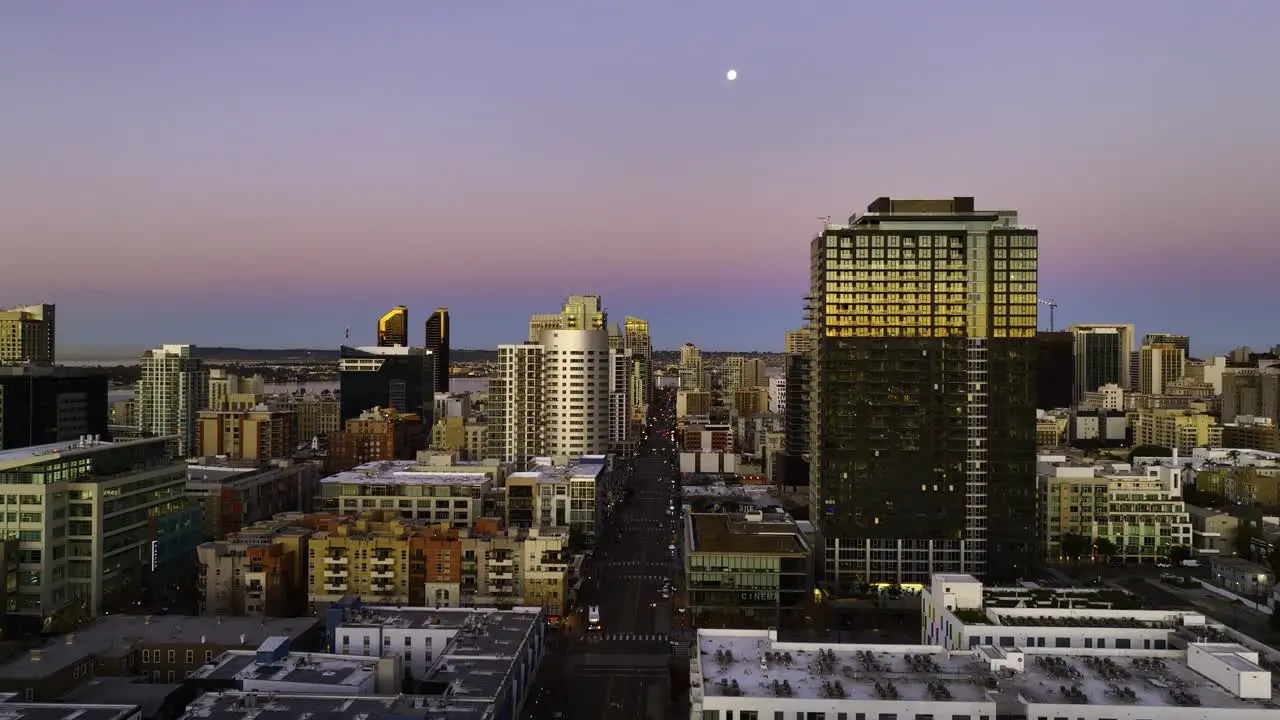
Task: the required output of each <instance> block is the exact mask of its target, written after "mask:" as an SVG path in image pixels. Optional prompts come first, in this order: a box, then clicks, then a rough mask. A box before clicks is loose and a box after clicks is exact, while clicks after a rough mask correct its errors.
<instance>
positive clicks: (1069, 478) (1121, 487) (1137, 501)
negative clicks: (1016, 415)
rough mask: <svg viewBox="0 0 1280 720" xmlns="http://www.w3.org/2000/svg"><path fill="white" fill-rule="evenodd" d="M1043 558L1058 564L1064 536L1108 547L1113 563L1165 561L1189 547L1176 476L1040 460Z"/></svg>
mask: <svg viewBox="0 0 1280 720" xmlns="http://www.w3.org/2000/svg"><path fill="white" fill-rule="evenodd" d="M1037 484H1038V486H1039V488H1040V493H1041V503H1040V506H1041V507H1042V508H1043V513H1044V516H1043V523H1042V525H1041V531H1042V532H1043V533H1044V540H1043V542H1044V546H1045V552H1046V556H1047V557H1048V558H1049V559H1050V560H1060V559H1063V558H1064V551H1063V550H1064V542H1066V539H1067V536H1071V535H1074V536H1079V537H1083V538H1088V539H1089V540H1090V541H1093V540H1096V539H1098V538H1105V539H1107V540H1110V541H1111V542H1113V543H1114V544H1115V546H1116V549H1117V551H1118V552H1117V558H1118V559H1123V560H1126V561H1130V562H1155V561H1156V560H1159V559H1167V558H1168V557H1169V556H1170V553H1171V551H1172V550H1173V548H1175V547H1191V544H1192V532H1191V517H1190V514H1189V512H1188V510H1187V506H1186V504H1185V503H1184V502H1183V499H1182V471H1181V470H1180V469H1177V468H1171V467H1167V466H1163V465H1152V466H1147V467H1145V468H1139V469H1134V468H1132V467H1131V466H1129V465H1127V464H1124V463H1114V464H1093V463H1080V462H1075V461H1071V460H1068V459H1067V458H1066V456H1062V455H1058V456H1043V457H1041V459H1040V463H1039V468H1038V470H1037Z"/></svg>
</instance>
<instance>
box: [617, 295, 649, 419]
mask: <svg viewBox="0 0 1280 720" xmlns="http://www.w3.org/2000/svg"><path fill="white" fill-rule="evenodd" d="M622 336H623V337H622V346H623V347H624V348H626V349H627V350H630V351H631V362H632V373H631V407H633V408H637V409H640V408H647V407H648V406H649V402H650V401H651V400H652V399H653V338H652V337H651V336H650V335H649V321H648V320H641V319H640V318H638V317H630V316H628V317H627V318H625V319H624V320H623V321H622Z"/></svg>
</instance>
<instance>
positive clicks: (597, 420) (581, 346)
mask: <svg viewBox="0 0 1280 720" xmlns="http://www.w3.org/2000/svg"><path fill="white" fill-rule="evenodd" d="M542 345H543V346H544V347H545V348H546V350H545V354H544V370H543V373H544V380H545V391H544V393H543V403H544V412H543V427H544V441H545V444H546V453H547V454H549V455H564V456H568V457H571V458H572V457H581V456H584V455H603V454H605V453H607V452H609V427H610V425H609V418H610V415H609V388H610V386H609V380H610V363H609V360H610V355H609V353H610V351H609V337H608V334H607V333H606V332H605V331H604V330H603V329H601V330H548V331H546V332H544V333H543V334H542Z"/></svg>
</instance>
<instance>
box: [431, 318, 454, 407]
mask: <svg viewBox="0 0 1280 720" xmlns="http://www.w3.org/2000/svg"><path fill="white" fill-rule="evenodd" d="M426 338H427V340H426V348H427V349H428V350H430V351H431V354H432V356H433V357H434V358H435V392H449V309H448V308H440V309H439V310H436V311H435V312H433V313H431V316H430V317H428V318H427V335H426Z"/></svg>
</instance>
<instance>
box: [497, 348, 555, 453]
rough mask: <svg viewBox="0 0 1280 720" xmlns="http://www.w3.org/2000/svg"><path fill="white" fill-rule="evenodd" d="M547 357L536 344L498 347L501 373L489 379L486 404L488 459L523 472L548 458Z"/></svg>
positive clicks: (499, 370)
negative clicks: (545, 361)
mask: <svg viewBox="0 0 1280 720" xmlns="http://www.w3.org/2000/svg"><path fill="white" fill-rule="evenodd" d="M544 355H545V348H543V346H541V345H536V344H525V345H499V346H498V369H497V371H496V372H495V373H494V374H493V376H491V377H490V378H489V401H488V402H487V403H485V411H486V413H487V415H488V452H487V453H486V455H485V457H489V458H497V459H499V460H501V461H503V462H509V463H515V464H516V465H517V466H518V467H521V468H524V467H526V466H527V465H528V464H529V463H530V462H532V461H533V459H534V458H536V457H539V456H542V455H544V454H545V450H546V434H545V428H544V418H545V417H546V408H545V407H544V405H543V390H544V384H545V380H544V376H543V368H544V362H543V360H544Z"/></svg>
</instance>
